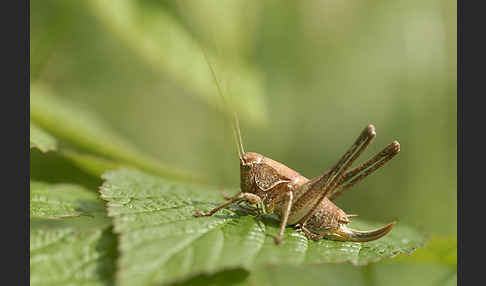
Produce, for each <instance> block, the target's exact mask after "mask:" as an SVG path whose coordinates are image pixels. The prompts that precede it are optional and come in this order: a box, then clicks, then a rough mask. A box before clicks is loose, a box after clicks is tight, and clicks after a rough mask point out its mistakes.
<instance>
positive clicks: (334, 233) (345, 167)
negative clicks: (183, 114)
mask: <svg viewBox="0 0 486 286" xmlns="http://www.w3.org/2000/svg"><path fill="white" fill-rule="evenodd" d="M205 56H206V55H205ZM206 60H207V61H208V64H209V66H210V69H211V72H212V75H213V78H214V80H215V82H216V85H217V86H218V91H219V93H220V95H221V96H222V98H223V100H224V97H223V94H222V92H221V88H220V87H219V83H218V81H217V78H216V74H215V73H214V70H213V68H212V66H211V64H210V63H209V60H208V59H207V56H206ZM232 129H233V135H234V137H235V141H236V148H237V151H238V157H239V160H240V188H241V192H240V193H239V194H237V195H236V196H235V197H232V198H225V199H226V200H227V201H226V202H225V203H223V204H222V205H220V206H218V207H216V208H214V209H213V210H211V211H209V212H208V213H202V212H199V211H196V212H195V216H198V217H199V216H211V215H213V214H215V213H216V212H217V211H219V210H221V209H223V208H226V207H228V206H229V205H231V204H234V203H241V202H246V203H249V204H257V205H258V204H261V203H263V205H264V207H265V211H266V212H268V213H275V214H276V215H277V216H278V217H279V219H280V227H279V233H278V236H277V237H276V238H275V243H277V244H279V243H280V242H281V241H282V236H283V234H284V231H285V227H286V226H287V225H291V226H293V227H294V228H295V229H297V230H300V231H302V232H303V233H304V234H305V235H306V236H307V238H309V239H312V240H319V239H322V238H328V239H332V240H339V241H353V242H365V241H372V240H376V239H379V238H380V237H382V236H384V235H386V234H387V233H388V232H390V230H391V229H392V228H393V226H394V225H395V223H396V222H395V221H394V222H392V223H390V224H388V225H386V226H384V227H381V228H378V229H375V230H371V231H358V230H354V229H351V228H348V227H347V226H346V225H347V224H348V223H350V222H351V221H350V220H349V218H350V217H353V216H356V215H350V214H346V213H345V212H344V211H343V210H342V209H340V208H339V207H338V206H336V205H335V204H334V203H333V201H334V200H335V199H336V198H337V197H339V196H340V195H341V194H342V193H343V192H345V191H346V190H348V189H350V188H351V187H352V186H354V185H355V184H356V183H357V182H359V181H361V180H363V179H364V178H365V177H367V176H368V175H370V174H371V173H373V172H374V171H376V170H377V169H378V168H380V167H381V166H383V165H384V164H385V163H387V162H388V161H389V160H390V159H392V158H393V157H394V156H395V155H396V154H398V152H399V151H400V144H399V143H398V142H397V141H393V142H392V143H391V144H389V145H388V146H386V147H385V148H384V149H383V150H382V151H381V152H379V153H377V154H376V155H374V156H373V157H371V158H370V159H368V160H367V161H365V162H363V163H361V164H360V165H358V166H356V167H354V168H352V169H350V167H351V165H352V163H353V162H354V161H355V160H356V159H357V158H358V157H359V156H360V155H361V153H362V152H363V151H364V150H365V149H366V147H367V146H368V145H369V144H370V142H371V140H373V138H374V137H375V136H376V132H375V127H374V126H373V125H371V124H370V125H368V126H366V127H365V128H364V130H363V131H362V132H361V134H360V135H359V136H358V138H357V139H356V141H355V142H354V143H353V145H351V147H350V148H349V149H348V150H347V151H346V153H344V155H343V156H342V157H341V159H340V160H339V161H338V162H337V163H336V164H335V165H334V166H333V167H332V168H331V169H330V170H328V171H327V172H324V173H323V174H322V175H320V176H317V177H315V178H313V179H308V178H306V177H304V176H302V175H301V174H299V173H298V172H296V171H294V170H292V169H290V168H289V167H287V166H285V165H284V164H282V163H279V162H277V161H274V160H272V159H270V158H267V157H265V156H263V155H261V154H258V153H254V152H245V151H244V149H243V142H242V137H241V132H240V126H239V122H238V118H237V116H236V113H235V114H234V120H233V124H232ZM258 211H259V212H260V209H259V208H258Z"/></svg>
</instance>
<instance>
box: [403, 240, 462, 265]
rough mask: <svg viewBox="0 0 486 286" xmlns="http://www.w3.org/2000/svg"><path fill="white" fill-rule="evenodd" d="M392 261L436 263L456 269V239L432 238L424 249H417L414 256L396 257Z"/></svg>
mask: <svg viewBox="0 0 486 286" xmlns="http://www.w3.org/2000/svg"><path fill="white" fill-rule="evenodd" d="M394 261H399V262H402V261H403V262H409V263H414V262H427V263H438V264H445V265H449V266H452V267H456V265H457V237H455V236H454V237H452V236H445V237H444V236H432V237H431V238H430V239H429V240H428V241H427V243H426V244H425V247H424V248H422V249H419V250H418V251H417V252H416V253H415V255H413V256H411V257H406V256H397V257H396V258H395V259H394Z"/></svg>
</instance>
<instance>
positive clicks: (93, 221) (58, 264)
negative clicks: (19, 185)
mask: <svg viewBox="0 0 486 286" xmlns="http://www.w3.org/2000/svg"><path fill="white" fill-rule="evenodd" d="M30 205H31V210H30V214H31V215H30V279H31V280H30V282H31V285H110V284H113V281H114V273H115V265H116V263H115V261H116V245H117V237H116V236H115V235H114V233H113V231H112V227H111V226H112V221H111V219H110V218H107V217H106V213H105V210H104V203H103V201H102V200H100V199H99V198H98V197H97V195H96V193H95V192H93V191H90V190H87V189H85V188H83V187H80V186H77V185H72V184H47V183H43V182H31V202H30ZM52 218H53V219H52Z"/></svg>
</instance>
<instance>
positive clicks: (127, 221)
mask: <svg viewBox="0 0 486 286" xmlns="http://www.w3.org/2000/svg"><path fill="white" fill-rule="evenodd" d="M103 178H104V179H105V180H106V181H105V183H104V184H103V186H102V188H101V197H102V198H103V199H105V200H107V201H108V203H107V206H108V215H109V216H110V217H113V218H114V230H115V232H116V233H119V234H120V246H119V250H120V253H121V257H120V261H119V269H118V272H119V273H118V274H119V279H120V280H119V281H118V282H119V283H120V285H133V284H134V283H136V282H137V283H138V285H147V284H151V283H167V282H173V281H178V280H179V279H182V278H187V277H191V276H193V275H195V274H200V273H214V272H217V271H221V270H225V269H235V268H244V269H247V270H252V269H255V268H257V267H261V266H262V265H268V264H274V265H275V264H277V265H280V264H293V265H302V264H321V263H341V262H350V263H352V264H355V265H364V264H367V263H370V262H375V261H378V260H380V259H383V258H387V257H392V256H395V255H397V254H399V253H406V254H410V253H412V252H413V251H414V250H415V248H416V247H418V246H420V245H422V244H423V243H424V236H423V235H421V234H419V233H417V232H416V231H414V230H412V229H410V228H408V227H406V226H403V225H400V224H398V225H397V226H395V228H394V229H393V230H392V232H391V233H390V234H388V235H387V236H385V237H383V238H381V239H379V240H376V241H373V242H367V243H353V242H337V241H330V240H325V239H323V240H320V241H317V242H316V241H310V240H308V239H307V238H306V237H305V236H304V235H303V234H302V233H299V232H297V231H294V230H293V229H292V228H290V227H288V228H287V229H286V231H285V235H284V240H283V243H282V244H281V245H275V243H274V240H273V237H274V236H275V235H276V234H277V233H278V221H277V220H275V219H274V218H273V217H271V216H265V217H264V218H263V219H262V220H259V219H256V218H255V217H254V216H251V215H248V214H247V213H246V214H245V212H243V211H241V210H238V209H233V210H223V211H221V212H220V213H218V214H216V215H215V216H212V217H200V218H195V217H194V216H193V214H194V211H195V210H201V211H207V210H209V209H211V208H213V207H214V206H215V205H217V204H218V203H220V202H221V197H220V195H219V192H217V190H214V189H210V188H208V187H201V186H196V185H189V184H181V183H177V182H173V181H168V180H165V179H162V178H157V177H154V176H150V175H147V174H144V173H142V172H140V171H135V170H120V171H115V172H109V173H107V174H105V175H104V176H103ZM381 225H382V224H376V223H368V222H364V221H357V220H356V221H355V222H353V223H352V224H351V226H352V227H354V228H357V229H362V230H367V229H371V228H375V227H377V226H381Z"/></svg>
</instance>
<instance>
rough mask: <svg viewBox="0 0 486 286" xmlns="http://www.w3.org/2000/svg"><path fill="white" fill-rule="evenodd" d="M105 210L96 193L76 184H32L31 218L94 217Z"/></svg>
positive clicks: (34, 182) (33, 182)
mask: <svg viewBox="0 0 486 286" xmlns="http://www.w3.org/2000/svg"><path fill="white" fill-rule="evenodd" d="M103 210H104V208H103V204H102V201H101V200H100V199H99V198H98V196H97V195H96V193H94V192H92V191H90V190H87V189H85V188H83V187H81V186H78V185H74V184H47V183H43V182H36V181H31V182H30V218H31V219H32V218H61V217H67V216H79V215H92V213H93V212H102V211H103Z"/></svg>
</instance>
